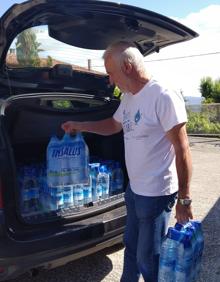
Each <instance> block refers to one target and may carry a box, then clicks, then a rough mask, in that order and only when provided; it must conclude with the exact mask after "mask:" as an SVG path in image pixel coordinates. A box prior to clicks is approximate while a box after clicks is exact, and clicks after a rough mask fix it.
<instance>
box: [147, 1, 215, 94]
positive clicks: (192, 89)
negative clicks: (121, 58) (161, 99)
mask: <svg viewBox="0 0 220 282" xmlns="http://www.w3.org/2000/svg"><path fill="white" fill-rule="evenodd" d="M219 15H220V5H211V6H208V7H207V8H204V9H202V10H200V11H199V12H198V13H191V14H189V15H188V16H187V17H186V18H184V19H178V18H175V20H177V21H179V22H181V23H182V24H184V25H186V26H188V27H189V28H191V29H193V30H195V31H196V32H197V33H199V37H197V38H195V39H193V40H190V41H187V42H184V43H178V44H176V45H173V46H170V47H166V48H164V49H162V50H161V52H160V54H153V55H151V56H149V57H148V58H147V60H156V59H161V58H173V57H182V56H190V55H200V54H201V56H198V57H191V58H190V57H189V58H185V59H179V60H169V61H159V62H151V63H147V65H148V66H149V68H150V70H151V71H152V73H153V74H154V75H156V76H157V77H158V78H160V79H161V80H163V81H166V82H167V83H168V84H170V85H172V87H173V88H175V89H177V90H180V89H182V90H183V94H184V95H186V96H199V95H200V92H199V85H200V80H201V78H202V77H205V76H211V77H212V78H213V79H217V78H220V71H219V69H220V68H219V62H220V21H219ZM215 52H219V54H216V55H207V56H202V54H206V53H215Z"/></svg>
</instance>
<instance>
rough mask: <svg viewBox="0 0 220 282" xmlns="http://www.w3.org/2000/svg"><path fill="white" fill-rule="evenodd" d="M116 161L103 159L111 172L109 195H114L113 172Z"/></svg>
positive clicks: (109, 172)
mask: <svg viewBox="0 0 220 282" xmlns="http://www.w3.org/2000/svg"><path fill="white" fill-rule="evenodd" d="M114 163H115V162H114V161H113V160H105V161H104V162H103V161H102V163H101V164H102V165H105V166H106V167H107V172H108V174H109V196H112V195H114V186H113V184H114V183H113V177H114V175H113V173H114Z"/></svg>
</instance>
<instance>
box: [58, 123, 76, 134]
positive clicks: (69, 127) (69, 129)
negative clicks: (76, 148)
mask: <svg viewBox="0 0 220 282" xmlns="http://www.w3.org/2000/svg"><path fill="white" fill-rule="evenodd" d="M61 128H62V129H63V130H64V131H65V132H66V133H69V134H75V133H76V132H77V131H80V122H77V121H67V122H64V123H63V124H62V125H61Z"/></svg>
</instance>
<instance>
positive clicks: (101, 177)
mask: <svg viewBox="0 0 220 282" xmlns="http://www.w3.org/2000/svg"><path fill="white" fill-rule="evenodd" d="M97 194H98V197H99V198H103V199H106V198H108V197H109V173H108V170H107V167H106V165H101V166H100V167H99V173H98V176H97Z"/></svg>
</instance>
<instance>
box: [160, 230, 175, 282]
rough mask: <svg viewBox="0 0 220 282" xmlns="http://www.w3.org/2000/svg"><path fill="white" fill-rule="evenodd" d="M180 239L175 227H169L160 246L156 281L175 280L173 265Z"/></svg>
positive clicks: (173, 281)
mask: <svg viewBox="0 0 220 282" xmlns="http://www.w3.org/2000/svg"><path fill="white" fill-rule="evenodd" d="M180 240H181V237H180V233H179V232H178V231H176V230H175V228H172V227H170V228H169V229H168V233H167V235H166V237H165V239H164V240H163V242H162V246H161V252H160V261H159V274H158V281H160V282H175V281H176V280H175V266H176V258H177V251H178V248H179V245H180Z"/></svg>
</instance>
